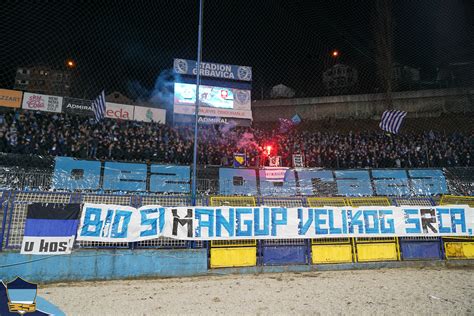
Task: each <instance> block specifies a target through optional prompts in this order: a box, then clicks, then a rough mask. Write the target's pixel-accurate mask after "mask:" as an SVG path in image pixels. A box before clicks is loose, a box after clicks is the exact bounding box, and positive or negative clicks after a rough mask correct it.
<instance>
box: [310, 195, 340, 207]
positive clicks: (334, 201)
mask: <svg viewBox="0 0 474 316" xmlns="http://www.w3.org/2000/svg"><path fill="white" fill-rule="evenodd" d="M306 200H307V201H308V205H309V207H323V206H347V203H346V199H345V198H342V197H334V198H320V197H309V198H307V199H306Z"/></svg>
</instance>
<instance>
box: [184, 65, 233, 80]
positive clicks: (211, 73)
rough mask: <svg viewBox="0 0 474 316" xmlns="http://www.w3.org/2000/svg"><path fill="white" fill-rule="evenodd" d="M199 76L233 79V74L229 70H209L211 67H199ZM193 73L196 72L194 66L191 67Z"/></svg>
mask: <svg viewBox="0 0 474 316" xmlns="http://www.w3.org/2000/svg"><path fill="white" fill-rule="evenodd" d="M200 73H201V76H205V77H217V78H225V79H235V77H234V74H233V73H232V72H231V71H230V70H229V71H222V70H211V69H203V68H202V67H201V71H200ZM193 74H194V75H195V74H197V70H196V68H193Z"/></svg>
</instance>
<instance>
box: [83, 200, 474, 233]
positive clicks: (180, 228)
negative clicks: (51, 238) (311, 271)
mask: <svg viewBox="0 0 474 316" xmlns="http://www.w3.org/2000/svg"><path fill="white" fill-rule="evenodd" d="M473 212H474V209H472V208H470V207H469V206H467V205H465V206H464V205H445V206H438V207H425V206H406V207H403V206H402V207H376V206H361V207H329V206H328V207H321V208H303V207H301V208H283V207H265V206H262V207H215V208H214V207H166V208H165V207H161V206H157V205H149V206H143V207H141V208H139V209H135V208H132V207H129V206H120V205H104V204H89V203H86V204H84V207H83V212H82V216H81V224H80V227H79V229H78V232H77V239H78V240H85V241H104V242H135V241H139V240H148V239H154V238H158V237H169V238H175V239H182V240H230V239H299V238H336V237H337V238H347V237H409V236H410V237H437V236H473V230H474V213H473Z"/></svg>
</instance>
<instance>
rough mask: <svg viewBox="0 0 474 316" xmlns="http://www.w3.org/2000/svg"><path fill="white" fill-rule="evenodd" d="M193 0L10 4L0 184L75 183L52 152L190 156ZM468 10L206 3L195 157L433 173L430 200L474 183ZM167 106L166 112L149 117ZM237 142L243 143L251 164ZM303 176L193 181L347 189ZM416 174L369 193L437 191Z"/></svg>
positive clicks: (227, 189) (139, 158)
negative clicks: (388, 121) (98, 110)
mask: <svg viewBox="0 0 474 316" xmlns="http://www.w3.org/2000/svg"><path fill="white" fill-rule="evenodd" d="M198 4H199V3H198V1H178V2H176V1H174V2H165V1H155V2H141V1H138V2H137V1H126V2H116V1H102V2H101V3H92V2H91V3H88V2H84V1H66V2H59V1H48V2H41V3H39V2H32V3H27V4H26V3H23V2H18V1H7V2H5V3H4V4H2V10H1V12H0V32H1V34H2V43H3V44H2V46H1V47H0V55H1V56H2V63H1V65H0V89H8V91H7V90H1V91H0V92H1V93H0V94H1V96H2V98H1V102H0V103H1V104H0V105H2V107H1V114H0V138H1V141H0V152H1V153H2V156H1V157H0V158H1V159H0V163H1V166H2V167H3V168H2V170H0V184H1V186H2V187H4V188H7V189H8V188H10V189H41V190H49V189H56V190H58V189H67V190H70V189H71V188H69V187H61V186H59V185H58V183H57V182H55V178H52V177H51V176H50V175H51V173H52V170H53V166H54V161H53V160H52V159H51V157H56V156H67V157H74V158H79V159H92V160H102V161H112V160H113V161H122V162H140V163H144V162H146V163H147V164H148V165H149V166H150V165H153V164H162V163H165V164H173V165H184V166H186V165H187V166H189V165H191V163H192V160H193V153H192V148H193V128H192V124H193V122H194V117H193V115H192V111H193V109H192V106H193V105H194V101H193V100H194V99H195V96H194V94H193V93H195V88H194V90H193V88H192V83H195V80H196V78H195V76H194V75H193V74H192V71H191V70H192V69H191V68H192V67H193V66H192V65H193V64H192V61H193V60H196V59H197V58H196V56H197V46H198V45H197V41H198V7H199V6H198ZM470 8H471V4H470V2H469V1H454V0H452V1H416V2H413V3H405V2H395V1H392V0H381V1H373V2H366V3H344V4H341V3H337V2H328V1H313V2H301V1H296V2H295V1H290V2H289V1H259V2H255V3H248V2H235V1H234V2H230V1H224V2H222V1H205V2H204V14H203V31H202V60H203V61H204V62H206V63H204V64H203V67H204V68H203V69H202V70H201V73H202V78H201V80H202V81H201V83H202V85H203V86H204V87H202V89H203V90H200V91H199V94H200V98H201V99H200V100H201V101H200V103H201V106H202V107H203V109H204V110H205V111H204V112H203V113H204V114H201V117H200V126H199V138H198V139H199V140H198V141H199V151H198V155H197V162H198V164H199V165H200V166H210V165H214V166H224V167H234V166H236V165H237V166H240V167H251V168H258V167H263V166H269V165H279V166H285V167H294V166H297V167H306V168H325V169H331V170H335V169H341V170H345V169H363V168H364V169H365V168H372V169H374V168H378V169H380V168H401V169H406V170H411V169H418V168H424V169H427V168H437V169H442V171H443V174H444V175H445V176H446V180H447V186H448V188H447V189H446V190H444V191H439V192H436V193H435V194H439V193H440V192H441V193H450V192H451V193H453V194H460V195H470V194H472V193H473V190H472V183H474V178H473V174H474V173H473V172H472V167H473V166H474V162H473V158H472V155H473V137H474V136H473V130H472V119H473V110H474V89H473V82H474V81H473V80H474V44H473V43H474V42H473V41H472V38H473V37H474V27H473V25H474V23H472V22H473V13H472V12H473V11H472V10H470ZM207 62H209V63H207ZM210 63H211V64H210ZM226 65H236V66H235V67H237V66H239V68H235V69H238V71H237V70H236V72H235V73H234V68H230V69H231V70H230V72H229V71H228V69H227V68H226ZM240 66H244V67H243V68H242V67H240ZM248 67H251V70H249V69H250V68H248ZM190 71H191V72H190ZM234 75H235V76H234ZM232 76H234V77H232ZM249 80H251V81H249ZM13 90H15V91H24V92H25V94H23V95H22V94H21V93H20V94H17V92H15V91H13ZM102 90H105V93H106V100H107V102H108V105H107V111H106V112H107V114H106V118H105V119H104V120H103V121H101V123H100V124H96V123H95V122H94V120H93V119H92V118H91V116H92V111H91V107H90V100H91V99H94V98H95V97H97V96H98V95H99V92H100V91H102ZM12 91H13V92H12ZM246 91H251V94H250V95H247V94H246ZM28 93H29V94H28ZM38 95H42V96H38ZM48 96H52V97H48ZM193 98H194V99H193ZM246 98H248V99H246ZM250 101H251V102H250ZM128 106H131V107H128ZM247 106H248V107H247ZM12 108H13V109H12ZM20 108H21V109H20ZM156 109H163V110H165V111H166V112H153V111H154V110H156ZM392 109H393V110H400V111H404V112H406V117H405V118H404V119H403V120H399V121H397V122H395V125H396V126H391V128H390V130H391V132H387V131H384V130H382V129H381V128H380V127H379V123H380V120H381V117H382V114H383V113H384V111H386V110H392ZM31 110H37V111H31ZM109 110H110V113H109ZM188 110H190V111H191V112H186V111H188ZM183 111H184V112H186V113H184V112H183ZM249 111H251V116H248V115H249V114H248V113H249ZM250 117H251V118H252V121H249V118H250ZM117 118H118V119H119V120H116V119H117ZM156 122H161V123H164V122H166V124H157V123H156ZM398 123H401V124H400V126H398ZM249 125H250V126H249ZM235 154H240V155H242V156H240V160H238V159H237V158H236V156H235ZM140 172H142V171H140ZM144 172H145V173H146V174H147V177H149V178H150V177H151V180H146V182H145V183H144V184H143V186H142V187H139V190H138V191H151V192H158V193H167V192H168V191H170V190H171V189H170V187H171V186H165V189H164V190H162V188H161V187H160V188H157V187H156V186H155V182H153V178H152V177H153V174H154V170H153V168H152V167H147V168H145V171H144ZM150 173H151V176H150ZM162 173H163V172H157V174H160V175H161V174H162ZM106 174H107V172H106ZM80 176H81V174H78V175H77V177H79V178H80ZM298 176H300V178H291V179H285V182H287V183H288V185H285V184H282V183H281V181H276V182H275V181H273V180H268V179H267V178H266V174H265V173H263V174H262V173H261V172H260V175H258V177H259V179H258V182H259V183H260V184H261V185H260V186H258V187H257V185H255V184H254V182H252V181H250V180H248V179H240V178H237V179H231V180H229V179H220V178H219V175H218V174H217V173H216V172H214V173H213V172H210V171H209V168H204V167H201V168H200V169H199V172H198V178H199V181H198V191H199V192H200V193H203V194H207V195H216V194H226V195H227V194H228V195H242V194H252V195H259V194H260V195H286V196H292V195H298V194H303V195H318V196H334V195H347V194H345V192H344V191H341V190H340V189H339V188H338V186H336V184H335V182H334V181H325V180H324V179H322V178H321V177H307V178H304V179H303V178H302V177H301V174H299V175H298V174H296V177H298ZM98 177H99V178H100V177H101V175H100V173H99V176H98ZM334 177H335V178H338V177H339V176H338V175H334ZM405 177H407V178H409V181H410V182H409V183H408V184H401V185H399V186H398V187H397V188H395V189H393V190H392V191H390V190H379V191H376V190H377V188H376V185H375V184H373V186H374V188H373V191H374V192H373V193H374V194H378V195H392V194H393V192H395V191H396V190H398V192H399V193H400V195H418V194H420V192H424V191H423V190H421V191H420V189H419V188H418V187H416V185H415V186H414V185H412V182H413V183H416V181H418V180H416V179H418V178H420V176H413V177H412V176H410V175H409V174H408V173H407V174H406V176H405ZM340 178H344V179H346V178H345V175H344V176H340ZM68 179H69V178H68ZM95 179H96V178H94V177H90V178H88V179H87V180H90V181H95ZM218 179H219V180H218ZM241 180H242V184H241V185H239V184H238V183H239V181H241ZM293 181H294V183H295V184H294V185H293V184H292V183H293ZM407 181H408V180H407ZM178 182H179V183H180V185H181V187H180V189H179V190H177V189H175V190H174V192H173V193H182V192H185V193H186V192H187V191H189V184H190V179H189V178H187V177H185V178H180V179H179V181H178ZM273 182H275V183H273ZM236 183H237V184H236ZM296 183H299V184H301V183H303V184H304V185H303V186H300V187H298V185H297V184H296ZM103 184H104V181H103V180H97V183H96V182H94V184H90V183H89V184H88V187H87V188H86V189H90V190H89V191H94V190H97V189H98V188H101V189H104V190H105V191H107V190H110V191H116V192H117V191H119V192H123V191H133V190H124V189H118V190H116V189H114V188H108V187H107V186H106V185H105V186H103ZM105 184H107V181H105ZM262 184H264V185H262ZM186 186H187V187H186ZM236 186H240V187H241V191H240V192H235V187H236ZM176 187H177V185H176V186H175V188H176ZM413 187H415V189H414V188H413ZM80 188H82V189H84V187H80ZM222 188H224V189H222ZM262 188H263V189H262ZM295 188H296V189H295ZM425 191H426V190H425ZM431 192H432V191H430V192H429V194H431ZM270 193H271V194H270ZM355 195H367V194H366V193H364V192H362V191H361V192H359V193H357V194H355ZM422 195H426V194H422Z"/></svg>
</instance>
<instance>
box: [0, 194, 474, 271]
mask: <svg viewBox="0 0 474 316" xmlns="http://www.w3.org/2000/svg"><path fill="white" fill-rule="evenodd" d="M391 201H392V203H393V205H396V206H404V205H414V206H420V205H422V206H426V207H427V208H430V207H433V206H435V205H436V203H435V200H434V199H433V198H431V197H420V198H393V199H392V200H391ZM32 202H43V203H81V202H82V203H85V202H88V203H101V204H118V205H130V206H133V207H140V206H142V205H152V204H155V205H162V206H165V207H173V206H188V205H190V203H191V201H190V197H189V196H188V195H176V196H170V195H119V194H114V195H112V194H80V193H64V192H9V191H4V192H0V219H1V220H0V225H1V226H0V233H1V235H0V238H1V240H2V243H1V245H0V251H1V250H5V249H6V250H11V249H18V248H20V246H21V243H22V240H23V232H24V222H25V218H26V210H27V204H29V203H32ZM197 204H198V205H211V206H235V207H239V206H242V207H253V206H256V205H263V206H269V207H277V206H282V207H306V206H309V207H324V206H328V207H329V206H339V207H343V206H353V207H361V206H369V205H370V206H376V205H377V206H378V205H380V206H390V205H391V203H390V200H389V199H388V198H386V197H370V198H348V199H346V198H343V197H334V198H322V197H309V198H306V199H305V198H298V197H259V198H255V197H250V196H232V197H227V196H212V197H209V199H198V201H197ZM440 204H441V205H446V204H460V205H461V204H468V205H470V206H471V207H473V206H474V197H464V196H452V195H449V196H442V197H441V200H440ZM208 245H209V247H208ZM203 246H205V247H208V254H209V266H210V267H211V268H223V267H244V266H255V265H290V264H308V263H310V262H312V263H313V264H323V263H350V262H354V261H357V262H369V261H390V260H439V259H442V258H443V257H444V256H445V257H446V258H447V259H474V238H473V237H455V238H454V237H443V238H437V237H423V238H421V237H416V238H415V237H402V238H324V239H313V240H305V239H278V240H259V241H256V240H228V241H212V242H201V241H199V242H190V241H182V240H176V239H171V238H158V239H154V240H149V241H143V242H137V243H106V242H84V241H82V242H76V244H75V247H79V248H130V249H133V248H155V249H156V248H157V249H183V248H201V247H203ZM443 246H444V247H443ZM444 249H445V250H444ZM443 250H444V251H443ZM310 258H311V260H310Z"/></svg>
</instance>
